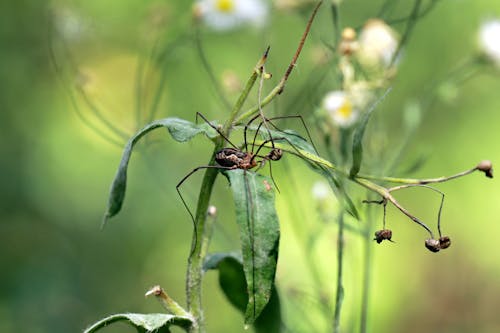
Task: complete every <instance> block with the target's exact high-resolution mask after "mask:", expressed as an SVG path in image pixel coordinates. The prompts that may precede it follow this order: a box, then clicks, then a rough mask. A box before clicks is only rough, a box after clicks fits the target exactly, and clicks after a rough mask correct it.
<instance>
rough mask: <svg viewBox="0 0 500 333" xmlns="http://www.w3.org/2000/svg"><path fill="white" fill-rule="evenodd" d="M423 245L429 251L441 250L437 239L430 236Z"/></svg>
mask: <svg viewBox="0 0 500 333" xmlns="http://www.w3.org/2000/svg"><path fill="white" fill-rule="evenodd" d="M425 247H426V248H428V249H429V251H431V252H439V250H441V247H440V244H439V241H438V240H437V239H434V238H431V239H426V240H425Z"/></svg>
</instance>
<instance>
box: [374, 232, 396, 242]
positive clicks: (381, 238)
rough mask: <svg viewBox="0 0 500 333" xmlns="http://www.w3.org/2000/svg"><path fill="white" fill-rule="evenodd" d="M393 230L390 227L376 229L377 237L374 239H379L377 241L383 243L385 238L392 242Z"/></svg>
mask: <svg viewBox="0 0 500 333" xmlns="http://www.w3.org/2000/svg"><path fill="white" fill-rule="evenodd" d="M391 238H392V231H391V230H389V229H382V230H377V231H375V238H374V239H373V240H375V241H377V243H379V244H380V243H382V241H384V240H388V241H390V242H392V240H391Z"/></svg>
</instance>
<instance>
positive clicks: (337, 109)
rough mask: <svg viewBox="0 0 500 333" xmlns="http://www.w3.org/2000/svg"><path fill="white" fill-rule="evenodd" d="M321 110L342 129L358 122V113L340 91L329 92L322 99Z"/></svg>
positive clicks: (345, 95) (347, 97)
mask: <svg viewBox="0 0 500 333" xmlns="http://www.w3.org/2000/svg"><path fill="white" fill-rule="evenodd" d="M323 109H324V110H326V112H327V113H328V115H329V116H330V117H331V119H332V120H333V123H334V124H335V125H337V126H339V127H342V128H348V127H351V126H352V125H353V124H354V123H355V122H356V120H358V115H359V111H358V110H357V109H356V108H355V107H354V106H353V103H352V101H351V99H350V98H349V96H348V95H347V94H346V93H345V92H344V91H340V90H336V91H331V92H329V93H327V94H326V96H325V97H324V98H323Z"/></svg>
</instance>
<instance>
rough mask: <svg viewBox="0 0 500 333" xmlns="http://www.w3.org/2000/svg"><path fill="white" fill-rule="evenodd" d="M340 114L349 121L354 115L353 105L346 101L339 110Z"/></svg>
mask: <svg viewBox="0 0 500 333" xmlns="http://www.w3.org/2000/svg"><path fill="white" fill-rule="evenodd" d="M337 112H338V114H339V115H340V116H341V117H342V118H344V119H347V118H349V117H350V116H351V114H352V105H351V103H350V102H349V101H345V102H344V104H342V106H341V107H340V108H339V109H338V111H337Z"/></svg>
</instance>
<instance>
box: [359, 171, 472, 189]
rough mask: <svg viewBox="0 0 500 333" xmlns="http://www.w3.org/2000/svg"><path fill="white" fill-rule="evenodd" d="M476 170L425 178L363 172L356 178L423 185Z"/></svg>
mask: <svg viewBox="0 0 500 333" xmlns="http://www.w3.org/2000/svg"><path fill="white" fill-rule="evenodd" d="M476 170H477V167H474V168H472V169H470V170H466V171H462V172H459V173H457V174H455V175H452V176H447V177H437V178H425V179H414V178H399V177H384V176H373V175H364V174H357V175H356V178H361V179H369V180H376V181H383V182H389V183H399V184H414V185H424V184H432V183H443V182H447V181H449V180H452V179H455V178H460V177H463V176H466V175H468V174H470V173H473V172H474V171H476Z"/></svg>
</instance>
